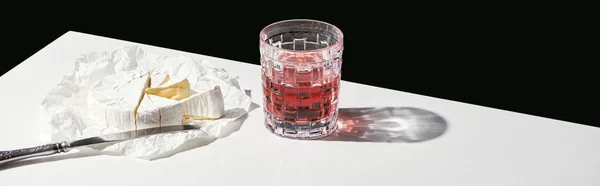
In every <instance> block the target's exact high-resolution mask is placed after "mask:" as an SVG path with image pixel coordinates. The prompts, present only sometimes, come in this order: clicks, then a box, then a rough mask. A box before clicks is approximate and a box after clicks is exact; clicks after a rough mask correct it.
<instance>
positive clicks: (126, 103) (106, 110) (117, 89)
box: [88, 71, 148, 129]
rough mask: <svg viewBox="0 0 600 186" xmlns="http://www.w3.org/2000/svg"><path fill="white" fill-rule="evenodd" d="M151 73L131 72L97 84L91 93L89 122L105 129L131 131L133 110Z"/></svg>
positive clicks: (133, 124)
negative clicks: (93, 122)
mask: <svg viewBox="0 0 600 186" xmlns="http://www.w3.org/2000/svg"><path fill="white" fill-rule="evenodd" d="M147 75H148V73H147V72H144V71H128V72H121V73H117V74H113V75H110V76H107V77H106V78H104V79H102V80H99V81H98V82H96V83H95V84H94V85H93V86H92V87H91V88H90V92H89V93H88V108H89V115H90V118H92V119H93V120H95V121H96V122H97V124H99V125H101V126H104V127H115V128H119V129H131V127H133V126H135V119H134V118H135V117H134V113H133V110H134V109H135V107H136V106H137V105H138V101H139V99H140V96H141V95H142V93H143V90H144V87H145V86H146V83H147V78H148V76H147Z"/></svg>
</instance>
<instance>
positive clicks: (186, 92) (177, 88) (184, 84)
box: [146, 76, 190, 101]
mask: <svg viewBox="0 0 600 186" xmlns="http://www.w3.org/2000/svg"><path fill="white" fill-rule="evenodd" d="M167 78H168V76H167ZM167 78H165V79H167ZM164 82H166V81H163V83H164ZM146 93H147V94H150V95H155V96H160V97H164V98H168V99H172V100H177V101H179V100H182V99H185V98H187V97H190V82H188V80H187V79H184V80H182V81H180V82H177V83H175V84H173V85H169V86H167V87H155V88H146Z"/></svg>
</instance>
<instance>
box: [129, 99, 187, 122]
mask: <svg viewBox="0 0 600 186" xmlns="http://www.w3.org/2000/svg"><path fill="white" fill-rule="evenodd" d="M182 122H183V103H181V102H179V101H175V100H171V99H167V98H163V97H160V96H154V95H149V94H146V95H145V97H144V99H143V100H142V103H141V104H140V107H139V108H138V114H137V129H144V128H151V127H160V126H169V125H181V124H182Z"/></svg>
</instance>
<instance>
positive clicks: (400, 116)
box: [319, 107, 448, 143]
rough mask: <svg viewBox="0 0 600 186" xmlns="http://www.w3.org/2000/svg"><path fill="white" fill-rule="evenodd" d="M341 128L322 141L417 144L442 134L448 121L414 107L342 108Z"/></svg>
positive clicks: (340, 114) (340, 110) (339, 126)
mask: <svg viewBox="0 0 600 186" xmlns="http://www.w3.org/2000/svg"><path fill="white" fill-rule="evenodd" d="M338 117H339V119H340V120H341V121H342V122H341V123H339V124H338V130H337V131H336V132H335V133H333V134H331V135H330V136H327V137H325V138H322V139H319V140H323V141H354V142H388V143H415V142H423V141H427V140H431V139H434V138H437V137H440V136H441V135H442V134H444V133H445V132H446V130H447V128H448V123H447V122H446V120H445V119H444V118H443V117H441V116H440V115H438V114H436V113H434V112H431V111H428V110H424V109H419V108H412V107H368V108H340V109H339V115H338Z"/></svg>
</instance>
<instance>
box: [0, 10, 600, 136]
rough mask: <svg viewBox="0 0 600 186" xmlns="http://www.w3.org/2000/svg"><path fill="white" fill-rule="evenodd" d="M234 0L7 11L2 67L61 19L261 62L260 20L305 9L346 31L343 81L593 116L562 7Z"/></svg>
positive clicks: (563, 116)
mask: <svg viewBox="0 0 600 186" xmlns="http://www.w3.org/2000/svg"><path fill="white" fill-rule="evenodd" d="M238 6H241V7H238V8H228V9H226V8H219V7H209V6H203V7H199V6H192V7H191V8H189V9H183V8H171V7H162V8H154V9H144V8H139V7H138V8H137V9H142V10H144V11H135V12H132V11H130V10H131V9H134V8H115V7H112V8H106V9H101V10H90V9H86V8H72V9H67V10H63V11H59V10H54V9H52V10H46V11H37V12H36V13H37V14H35V15H31V16H29V17H27V16H18V15H12V16H11V15H9V14H5V15H4V16H3V20H4V21H3V26H2V28H3V29H2V32H3V33H2V36H4V37H3V39H2V45H3V48H7V49H8V50H3V51H5V52H3V53H2V60H3V64H4V65H3V67H4V68H3V69H2V73H5V72H6V71H8V70H10V69H11V68H13V67H14V66H16V65H17V64H19V63H20V62H22V61H23V60H25V59H26V58H27V57H29V56H31V55H33V54H34V53H35V52H37V51H38V50H40V49H41V48H43V47H44V46H45V45H47V44H49V43H50V42H52V41H53V40H54V39H56V38H57V37H59V36H60V35H62V34H64V33H65V32H66V31H69V30H72V31H78V32H84V33H89V34H94V35H100V36H106V37H111V38H116V39H122V40H128V41H133V42H138V43H144V44H149V45H154V46H160V47H166V48H171V49H177V50H182V51H187V52H193V53H199V54H204V55H209V56H215V57H221V58H226V59H232V60H236V61H242V62H248V63H253V64H259V54H258V32H259V31H260V30H261V28H263V27H264V26H266V25H267V24H269V23H272V22H276V21H279V20H284V19H291V18H310V19H318V20H322V21H326V22H329V23H332V24H334V25H336V26H338V27H339V28H340V29H342V31H343V32H344V34H345V41H344V42H345V50H344V64H343V76H342V79H344V80H346V81H353V82H358V83H364V84H369V85H374V86H379V87H385V88H390V89H395V90H399V91H405V92H411V93H416V94H421V95H427V96H433V97H438V98H444V99H449V100H454V101H459V102H466V103H472V104H477V105H482V106H488V107H494V108H499V109H504V110H510V111H515V112H521V113H526V114H532V115H537V116H542V117H549V118H554V119H559V120H566V121H571V122H576V123H580V124H585V125H592V126H600V125H599V124H600V119H598V118H597V117H596V116H597V114H596V110H597V109H596V108H595V107H596V106H597V105H598V103H599V102H598V99H597V95H598V93H599V91H598V90H597V88H596V87H597V86H598V82H597V79H598V76H597V74H596V73H595V71H597V68H595V65H594V64H593V63H597V62H598V58H597V56H596V57H595V58H594V60H592V59H588V58H586V56H588V55H590V54H592V52H595V53H597V50H593V49H592V48H588V47H583V45H582V44H585V43H587V42H588V41H587V40H588V39H587V38H586V37H587V36H586V35H585V34H584V33H583V32H584V31H585V29H584V28H581V27H580V26H581V24H579V23H577V22H576V20H574V19H568V18H566V17H565V16H564V14H562V13H561V11H547V12H532V11H531V9H518V8H514V7H512V8H507V9H497V10H491V9H488V8H463V9H451V10H450V9H446V8H444V7H443V6H442V5H435V6H431V7H438V8H437V9H434V8H431V7H426V8H414V7H402V6H392V5H390V6H384V5H378V6H377V7H375V6H373V7H369V6H364V5H358V4H355V5H347V6H348V7H345V8H344V7H336V6H337V5H336V6H334V5H330V6H324V7H325V8H324V9H319V8H318V5H315V8H310V7H308V8H306V7H305V8H304V10H302V11H294V10H293V8H288V9H287V11H277V9H278V8H276V7H274V6H281V7H285V6H284V5H270V7H262V8H248V7H246V8H243V7H244V6H242V5H239V4H238ZM248 6H257V7H260V6H259V5H248ZM440 6H441V7H440ZM176 7H185V5H179V6H176ZM399 7H402V8H399ZM515 7H518V6H515ZM316 13H319V14H316ZM32 14H33V13H32ZM490 119H493V118H490Z"/></svg>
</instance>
